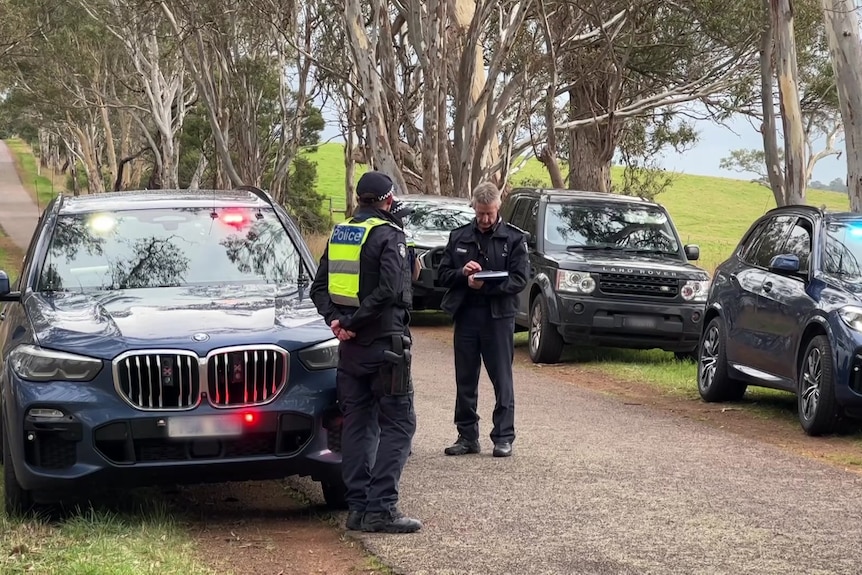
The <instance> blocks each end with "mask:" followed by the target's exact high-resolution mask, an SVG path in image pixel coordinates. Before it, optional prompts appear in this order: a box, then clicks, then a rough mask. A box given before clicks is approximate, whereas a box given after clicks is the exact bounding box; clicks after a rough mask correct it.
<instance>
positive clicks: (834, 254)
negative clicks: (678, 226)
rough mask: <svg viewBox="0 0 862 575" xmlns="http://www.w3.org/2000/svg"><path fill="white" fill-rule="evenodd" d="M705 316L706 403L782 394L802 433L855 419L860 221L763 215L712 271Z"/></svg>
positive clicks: (859, 383)
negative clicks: (791, 402)
mask: <svg viewBox="0 0 862 575" xmlns="http://www.w3.org/2000/svg"><path fill="white" fill-rule="evenodd" d="M706 308H707V311H706V317H705V320H704V326H705V327H704V331H703V337H702V338H701V342H700V349H699V361H698V373H697V383H698V390H699V392H700V395H701V397H702V398H703V399H704V400H705V401H710V402H712V401H733V400H738V399H741V398H742V396H743V395H744V394H745V390H746V387H747V386H748V385H755V386H761V387H769V388H774V389H778V390H784V391H788V392H791V393H794V394H796V396H797V404H798V417H799V421H800V423H801V425H802V428H803V430H804V431H805V432H806V433H807V434H808V435H823V434H827V433H830V432H832V431H834V429H835V424H836V422H837V421H838V420H839V419H840V418H841V417H842V416H849V417H854V418H856V417H859V416H860V415H862V214H855V213H834V212H827V211H824V210H821V209H818V208H814V207H811V206H788V207H781V208H775V209H773V210H770V211H769V212H767V213H766V214H764V215H763V216H762V217H761V218H760V219H758V220H757V221H756V222H754V224H752V226H751V227H750V228H749V230H748V231H747V232H746V233H745V235H744V236H743V237H742V240H741V241H740V243H739V245H738V246H737V248H736V250H735V251H734V252H733V254H732V255H731V257H730V258H729V259H728V260H727V261H725V262H723V263H722V264H721V265H719V266H718V268H717V269H716V271H715V275H714V277H713V281H712V286H711V289H710V293H709V297H708V300H707V306H706Z"/></svg>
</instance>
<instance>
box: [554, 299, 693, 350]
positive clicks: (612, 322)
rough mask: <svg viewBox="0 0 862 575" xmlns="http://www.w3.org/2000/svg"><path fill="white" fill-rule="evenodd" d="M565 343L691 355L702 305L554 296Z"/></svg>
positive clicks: (560, 329)
mask: <svg viewBox="0 0 862 575" xmlns="http://www.w3.org/2000/svg"><path fill="white" fill-rule="evenodd" d="M557 307H558V311H559V316H560V324H559V327H558V329H559V331H560V334H561V335H562V336H563V339H564V340H565V341H566V343H569V344H577V345H587V346H607V347H624V348H629V349H652V348H658V349H663V350H666V351H673V352H682V353H686V352H691V351H694V350H695V349H696V348H697V344H698V342H699V340H700V335H701V329H702V324H703V316H704V310H705V303H669V302H652V301H638V302H626V301H619V300H618V299H609V298H601V297H589V296H587V297H584V296H580V297H579V296H567V295H559V296H557Z"/></svg>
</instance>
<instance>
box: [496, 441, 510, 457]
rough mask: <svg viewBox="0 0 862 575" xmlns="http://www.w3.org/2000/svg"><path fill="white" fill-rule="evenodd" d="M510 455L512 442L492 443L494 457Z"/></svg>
mask: <svg viewBox="0 0 862 575" xmlns="http://www.w3.org/2000/svg"><path fill="white" fill-rule="evenodd" d="M511 455H512V444H511V443H509V442H508V441H501V442H499V443H495V444H494V457H509V456H511Z"/></svg>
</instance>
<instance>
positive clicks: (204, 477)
mask: <svg viewBox="0 0 862 575" xmlns="http://www.w3.org/2000/svg"><path fill="white" fill-rule="evenodd" d="M334 372H335V370H328V371H324V372H313V373H312V372H307V373H305V374H304V377H303V381H302V383H301V384H299V385H289V386H288V387H286V388H285V389H284V390H283V391H282V392H281V394H280V395H279V396H278V397H277V398H276V399H275V400H274V401H272V402H271V403H269V404H267V405H262V406H256V407H248V408H242V407H238V408H231V409H216V408H213V407H212V406H210V405H209V404H207V403H203V404H201V405H200V406H199V407H197V408H195V409H193V410H190V411H183V412H172V411H149V412H146V411H140V410H137V409H135V408H133V407H131V406H129V405H128V404H127V403H126V402H124V401H123V400H122V399H120V397H119V396H118V395H117V394H116V392H115V391H114V389H113V385H112V384H111V383H110V382H106V381H103V380H110V375H106V370H103V372H102V374H100V376H99V378H97V380H95V381H94V382H90V383H86V384H82V383H71V382H57V383H45V384H43V383H32V382H25V381H21V380H19V379H17V377H16V376H15V375H14V374H13V373H11V371H9V370H7V372H6V374H4V375H5V377H6V382H5V383H6V385H4V392H5V401H4V404H5V405H4V407H5V409H4V413H3V420H4V427H5V430H4V432H5V433H8V434H9V447H10V451H11V454H12V461H13V464H14V468H15V475H16V477H17V479H18V482H19V483H20V484H21V486H22V487H23V488H24V489H28V490H34V491H36V492H43V493H50V494H51V496H50V497H51V498H62V496H63V495H64V494H72V493H75V492H82V491H92V490H93V489H99V488H101V487H107V486H110V487H118V486H119V487H137V486H148V485H159V484H181V483H207V482H222V481H246V480H263V479H279V478H283V477H287V476H291V475H301V476H310V477H311V478H312V479H314V480H317V481H329V480H336V479H340V477H341V456H340V453H339V451H340V435H339V432H338V427H339V421H340V419H339V417H338V413H337V410H336V406H335V400H336V398H335V385H334V378H335V373H334ZM33 408H41V409H43V410H60V411H62V412H63V417H62V418H51V419H48V418H44V417H34V416H33V415H32V413H31V410H32V409H33ZM245 414H249V416H248V420H246V419H245ZM207 415H215V416H218V417H220V418H232V420H234V421H241V422H242V430H241V433H240V434H239V435H236V436H234V435H231V436H216V437H209V438H203V437H201V438H195V437H172V436H171V434H170V432H169V427H170V421H171V419H172V418H180V417H182V418H190V417H191V418H197V420H198V421H199V418H200V416H207ZM327 428H329V429H331V430H333V432H332V433H330V432H329V431H327ZM37 497H38V493H37Z"/></svg>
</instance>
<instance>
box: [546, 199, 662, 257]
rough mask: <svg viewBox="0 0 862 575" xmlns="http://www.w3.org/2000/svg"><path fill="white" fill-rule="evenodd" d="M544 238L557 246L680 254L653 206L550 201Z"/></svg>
mask: <svg viewBox="0 0 862 575" xmlns="http://www.w3.org/2000/svg"><path fill="white" fill-rule="evenodd" d="M545 241H546V242H547V243H548V244H550V247H557V248H559V249H570V250H577V249H625V250H633V251H638V252H641V251H642V252H645V253H650V252H653V253H661V254H673V255H677V254H678V253H679V243H678V242H677V240H676V234H674V230H673V228H672V227H671V223H670V220H669V219H668V217H667V214H666V213H665V212H664V211H663V210H661V209H659V208H656V207H653V206H634V205H624V204H621V205H604V204H596V205H584V204H566V203H551V204H548V207H547V212H546V214H545Z"/></svg>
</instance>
